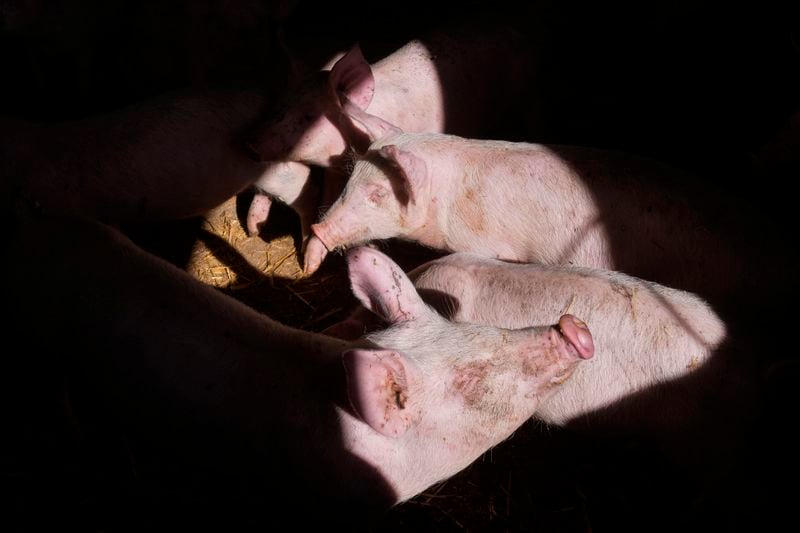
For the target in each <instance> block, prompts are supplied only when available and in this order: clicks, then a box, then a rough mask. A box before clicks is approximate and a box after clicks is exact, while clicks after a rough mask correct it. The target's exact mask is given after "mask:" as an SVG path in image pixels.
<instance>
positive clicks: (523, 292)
mask: <svg viewBox="0 0 800 533" xmlns="http://www.w3.org/2000/svg"><path fill="white" fill-rule="evenodd" d="M409 278H410V279H412V280H413V281H414V285H415V287H416V289H417V291H418V292H419V293H420V294H421V295H422V297H423V298H424V299H425V300H426V301H427V302H428V303H429V304H431V305H433V307H434V308H436V309H437V310H438V311H439V312H440V313H441V314H442V315H443V316H445V317H447V318H448V319H450V320H454V321H456V322H469V323H479V324H485V325H493V326H498V327H504V328H522V327H526V325H530V324H540V323H547V321H548V320H552V317H556V318H557V317H559V316H561V315H562V314H563V313H575V314H577V315H579V316H581V317H585V318H586V321H587V322H586V323H587V325H588V326H589V328H590V329H591V331H592V332H593V335H592V337H593V339H594V349H595V351H596V352H597V353H598V354H602V355H603V357H597V358H595V359H593V360H592V361H590V362H588V363H587V364H584V365H581V366H580V367H579V368H578V369H577V370H576V371H575V373H574V376H573V377H572V378H571V379H570V381H569V382H568V383H565V384H564V385H563V386H562V387H561V388H560V389H559V390H558V391H557V392H556V393H555V394H554V395H553V396H552V397H551V398H550V399H549V400H547V401H545V402H543V403H542V404H541V405H540V406H539V408H538V409H537V412H536V417H537V418H539V419H540V420H543V421H545V422H547V423H550V424H554V425H567V424H568V423H569V422H570V421H574V420H577V419H579V418H581V417H585V416H587V415H589V414H591V413H595V412H600V411H602V410H603V409H605V408H607V407H609V406H613V405H615V404H616V403H617V402H619V401H620V400H623V399H624V398H626V397H629V396H631V395H634V394H636V393H638V392H641V391H644V390H646V389H647V388H648V387H653V386H657V385H659V384H662V383H667V382H669V381H671V380H678V379H680V378H683V377H685V376H687V375H689V374H690V373H692V372H695V371H698V370H699V369H701V368H703V366H704V365H706V364H707V363H708V361H709V360H710V358H711V356H712V355H713V354H714V353H715V350H717V349H718V348H719V347H720V346H721V345H722V344H723V343H724V341H725V340H726V337H727V334H728V332H727V327H726V325H725V322H724V321H723V320H722V319H721V318H720V317H719V315H718V314H717V313H715V312H714V310H713V309H712V308H711V307H710V306H709V305H708V304H707V303H706V302H705V301H703V300H702V299H701V298H699V297H698V296H696V295H694V294H692V293H688V292H685V291H679V290H676V289H671V288H668V287H664V286H661V285H659V284H656V283H652V282H648V281H644V280H641V279H638V278H634V277H632V276H628V275H625V274H623V273H620V272H614V271H608V270H601V269H590V268H583V267H564V266H547V265H540V264H514V263H507V262H504V261H498V260H496V259H490V258H486V257H483V256H479V255H476V254H470V253H463V252H462V253H455V254H450V255H447V256H445V257H442V258H440V259H436V260H434V261H430V262H428V263H426V264H424V265H421V266H419V267H417V268H416V269H414V270H413V271H412V272H410V273H409ZM372 316H373V314H372V313H370V312H369V310H368V309H366V308H363V307H362V308H360V309H359V310H358V311H356V312H355V313H354V314H353V315H352V316H351V317H349V318H348V319H346V320H345V321H343V322H340V323H338V324H335V325H334V326H331V327H330V328H328V329H327V330H325V333H326V334H329V335H333V336H336V337H340V338H355V337H358V336H359V335H362V334H363V333H364V328H367V329H370V328H372V327H374V326H375V324H374V323H373V321H372V320H371V317H372ZM612 413H613V411H612ZM607 416H610V415H607Z"/></svg>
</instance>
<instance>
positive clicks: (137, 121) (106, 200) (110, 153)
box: [0, 89, 266, 224]
mask: <svg viewBox="0 0 800 533" xmlns="http://www.w3.org/2000/svg"><path fill="white" fill-rule="evenodd" d="M263 106H264V97H263V95H262V92H261V90H247V89H237V90H215V91H211V90H209V91H189V90H185V91H179V92H175V93H172V94H168V95H162V96H160V97H157V98H154V99H152V100H148V101H145V102H140V103H137V104H135V105H132V106H129V107H127V108H125V109H120V110H117V111H115V112H111V113H108V114H105V115H101V116H98V117H92V118H87V119H82V120H72V121H66V122H62V123H56V124H37V123H34V122H30V121H22V120H13V121H12V120H4V121H0V132H2V133H3V135H2V141H1V142H0V179H2V180H3V189H2V193H3V196H4V198H5V199H6V200H7V201H13V199H19V198H21V199H24V200H26V201H28V202H29V203H31V204H34V205H37V206H38V207H39V208H40V209H41V210H42V211H43V212H45V213H50V214H80V215H84V216H89V217H92V218H96V219H98V220H102V221H105V222H108V223H113V224H122V223H128V222H154V221H161V220H171V219H175V218H185V217H192V216H197V215H201V214H203V213H204V212H205V211H207V210H208V209H210V208H212V207H214V206H216V205H218V204H220V203H222V202H223V201H225V200H227V199H228V198H230V197H231V196H233V195H234V194H237V193H238V192H240V191H242V190H243V189H245V188H246V187H249V186H250V185H251V184H252V183H253V182H254V181H255V180H256V179H258V178H259V177H260V176H261V175H262V174H263V173H264V172H265V171H266V165H265V164H263V163H257V162H254V161H253V160H252V158H251V157H249V155H248V153H247V151H246V149H245V148H243V144H244V141H243V135H244V132H245V130H246V129H247V128H248V127H249V124H250V123H251V122H253V121H255V120H256V118H257V117H258V115H259V114H260V112H261V109H262V108H263Z"/></svg>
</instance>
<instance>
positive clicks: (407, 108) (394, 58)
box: [367, 41, 444, 132]
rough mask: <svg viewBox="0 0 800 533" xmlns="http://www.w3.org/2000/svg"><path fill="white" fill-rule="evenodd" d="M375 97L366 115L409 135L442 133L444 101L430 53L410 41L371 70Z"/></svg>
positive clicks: (419, 44)
mask: <svg viewBox="0 0 800 533" xmlns="http://www.w3.org/2000/svg"><path fill="white" fill-rule="evenodd" d="M372 69H373V75H374V76H375V96H374V97H373V99H372V102H371V103H370V105H369V106H368V107H367V112H368V113H370V114H373V115H375V116H378V117H380V118H382V119H384V120H387V121H389V122H391V123H392V124H394V125H395V126H398V127H399V128H401V129H403V130H405V131H410V132H440V131H443V130H444V100H443V96H442V88H441V86H440V82H439V76H438V74H437V71H436V66H435V65H434V63H433V61H432V59H431V55H430V52H428V50H427V49H426V48H425V46H424V45H422V43H420V42H418V41H411V42H410V43H408V44H406V45H405V46H403V47H402V48H400V49H399V50H397V51H396V52H394V53H393V54H392V55H390V56H389V57H386V58H384V59H382V60H381V61H379V62H377V63H375V64H374V65H373V66H372Z"/></svg>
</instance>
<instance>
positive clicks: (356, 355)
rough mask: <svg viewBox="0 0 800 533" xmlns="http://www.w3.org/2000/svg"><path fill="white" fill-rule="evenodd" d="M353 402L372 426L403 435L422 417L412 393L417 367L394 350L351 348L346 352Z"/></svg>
mask: <svg viewBox="0 0 800 533" xmlns="http://www.w3.org/2000/svg"><path fill="white" fill-rule="evenodd" d="M342 362H343V363H344V368H345V375H346V376H347V394H348V395H349V397H350V404H351V405H352V406H353V409H355V411H356V413H357V414H358V416H359V417H361V419H362V420H363V421H364V422H366V423H367V424H368V425H369V426H370V427H371V428H372V429H374V430H375V431H377V432H378V433H381V434H382V435H386V436H387V437H399V436H400V435H402V434H403V433H405V432H406V431H407V430H408V428H410V427H411V426H413V425H414V424H415V423H416V422H417V420H418V419H419V411H418V410H417V409H416V408H415V407H416V406H415V402H414V401H413V398H411V396H410V394H409V382H413V381H416V380H415V379H414V376H415V375H416V369H415V368H414V367H413V366H411V363H410V362H409V361H407V360H406V359H405V358H404V357H403V356H402V355H401V354H399V353H398V352H395V351H392V350H365V349H356V350H348V351H346V352H344V353H343V354H342Z"/></svg>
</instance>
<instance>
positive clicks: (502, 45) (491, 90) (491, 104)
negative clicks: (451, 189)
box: [247, 28, 535, 238]
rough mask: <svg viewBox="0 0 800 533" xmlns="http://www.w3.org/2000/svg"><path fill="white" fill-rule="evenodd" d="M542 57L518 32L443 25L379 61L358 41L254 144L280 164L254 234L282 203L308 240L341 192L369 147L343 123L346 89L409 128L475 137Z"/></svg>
mask: <svg viewBox="0 0 800 533" xmlns="http://www.w3.org/2000/svg"><path fill="white" fill-rule="evenodd" d="M534 61H535V57H534V54H533V50H532V49H531V45H530V44H529V43H528V42H527V41H526V39H525V38H524V37H523V36H522V35H521V34H519V33H517V32H515V31H512V30H511V29H509V28H495V29H486V28H483V29H481V30H474V31H470V30H465V29H463V28H462V29H461V30H460V33H454V32H452V31H450V32H445V31H440V32H438V33H435V34H434V35H433V36H431V37H430V38H428V39H425V40H413V41H411V42H409V43H408V44H406V45H405V46H403V47H401V48H399V49H398V50H396V51H395V52H394V53H392V54H390V55H389V56H387V57H385V58H383V59H382V60H380V61H378V62H376V63H375V64H374V65H370V64H369V63H368V62H367V61H366V60H365V59H364V56H363V54H362V52H361V49H360V47H359V46H358V45H355V46H353V48H351V49H350V50H349V51H348V52H347V53H345V54H344V55H343V56H342V57H341V58H338V60H337V61H336V62H335V63H334V64H333V65H332V67H331V68H330V69H329V70H327V69H324V70H323V71H322V72H320V73H319V74H318V75H317V76H316V77H315V78H312V79H309V80H307V82H306V83H305V85H304V86H303V87H302V88H301V89H299V90H297V92H293V91H290V93H289V94H290V95H291V99H290V100H289V101H288V102H287V103H286V104H283V106H281V107H279V109H280V111H279V112H278V116H277V117H276V118H272V119H270V120H268V121H267V122H265V123H264V124H263V125H262V126H260V127H259V128H258V129H257V130H256V132H254V134H253V135H252V139H251V141H250V144H249V145H250V147H251V148H252V150H253V151H254V152H255V153H256V154H258V157H259V158H260V160H262V161H268V162H270V166H269V169H268V171H267V172H266V173H265V174H264V175H263V176H261V177H260V178H259V179H258V180H257V181H256V188H257V190H258V191H260V193H259V194H257V195H256V196H255V197H254V199H253V201H252V204H251V207H250V210H249V213H248V216H247V228H248V231H249V232H250V234H257V233H258V228H259V226H260V225H261V224H263V223H264V222H265V221H266V220H267V217H268V216H269V210H270V207H271V205H272V200H273V199H277V200H280V201H281V202H284V203H286V204H288V205H290V206H292V207H293V208H294V210H295V211H297V213H298V215H299V217H300V222H301V229H302V234H303V236H304V238H305V236H307V235H308V230H309V228H308V226H309V225H310V224H311V223H312V222H314V221H316V218H317V216H318V208H319V209H324V208H327V207H328V206H329V205H330V203H332V202H333V201H334V200H335V199H336V197H337V196H338V195H339V193H340V192H341V189H342V187H343V185H344V183H345V182H346V179H347V176H348V175H349V172H348V163H349V157H350V156H349V153H348V145H353V146H354V147H355V148H356V149H362V150H363V149H364V148H366V144H365V139H364V138H363V136H362V135H360V134H359V133H358V130H353V128H352V126H351V125H350V124H349V123H348V122H347V121H342V120H340V116H341V113H340V99H339V98H338V97H337V95H338V94H342V95H345V96H346V97H347V98H348V99H349V100H350V101H351V102H353V104H354V105H356V106H358V107H359V108H360V109H363V110H369V112H370V113H372V114H375V115H378V116H380V117H382V118H384V119H386V120H388V121H391V122H393V123H395V124H397V125H399V126H400V127H402V128H403V129H405V130H406V131H412V132H444V131H448V132H451V133H457V134H463V135H475V134H479V133H482V132H484V131H485V130H487V129H490V128H492V127H496V126H497V125H498V120H499V117H503V116H504V114H505V113H506V112H507V111H508V110H509V109H511V104H512V102H514V101H517V99H519V98H520V96H521V95H522V94H525V92H526V91H527V88H528V84H529V81H530V79H531V78H532V73H533V64H534ZM529 98H531V97H530V95H529ZM312 166H316V167H323V168H325V169H326V171H325V180H324V184H325V185H324V187H323V189H324V192H323V196H322V198H321V199H320V198H319V196H318V195H319V194H320V193H319V191H317V190H316V189H315V188H313V187H310V186H309V175H310V172H311V167H312Z"/></svg>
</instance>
